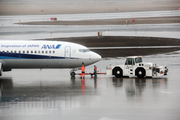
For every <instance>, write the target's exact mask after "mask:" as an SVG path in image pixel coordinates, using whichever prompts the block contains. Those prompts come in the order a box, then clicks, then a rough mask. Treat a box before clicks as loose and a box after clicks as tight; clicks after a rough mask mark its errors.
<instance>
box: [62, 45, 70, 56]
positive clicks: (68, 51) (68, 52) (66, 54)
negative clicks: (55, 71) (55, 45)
mask: <svg viewBox="0 0 180 120" xmlns="http://www.w3.org/2000/svg"><path fill="white" fill-rule="evenodd" d="M64 56H65V58H71V47H70V46H66V47H65V53H64Z"/></svg>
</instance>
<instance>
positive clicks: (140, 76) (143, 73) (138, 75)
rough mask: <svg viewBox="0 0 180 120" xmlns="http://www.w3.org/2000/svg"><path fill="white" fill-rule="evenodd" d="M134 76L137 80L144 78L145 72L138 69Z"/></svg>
mask: <svg viewBox="0 0 180 120" xmlns="http://www.w3.org/2000/svg"><path fill="white" fill-rule="evenodd" d="M136 75H137V77H138V78H144V77H145V75H146V71H145V70H144V69H143V68H139V69H137V70H136Z"/></svg>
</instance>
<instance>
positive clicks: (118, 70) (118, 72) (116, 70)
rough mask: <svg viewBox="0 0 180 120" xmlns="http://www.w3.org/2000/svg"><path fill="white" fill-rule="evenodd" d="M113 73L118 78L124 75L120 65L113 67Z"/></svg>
mask: <svg viewBox="0 0 180 120" xmlns="http://www.w3.org/2000/svg"><path fill="white" fill-rule="evenodd" d="M113 74H114V75H115V76H116V77H118V78H120V77H122V76H123V72H122V69H121V68H120V67H115V68H114V69H113Z"/></svg>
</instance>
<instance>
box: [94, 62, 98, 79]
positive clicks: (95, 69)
mask: <svg viewBox="0 0 180 120" xmlns="http://www.w3.org/2000/svg"><path fill="white" fill-rule="evenodd" d="M94 76H95V77H96V76H97V67H96V65H94Z"/></svg>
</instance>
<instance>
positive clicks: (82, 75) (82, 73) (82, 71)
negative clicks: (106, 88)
mask: <svg viewBox="0 0 180 120" xmlns="http://www.w3.org/2000/svg"><path fill="white" fill-rule="evenodd" d="M84 76H85V67H84V63H82V68H81V78H84Z"/></svg>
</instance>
